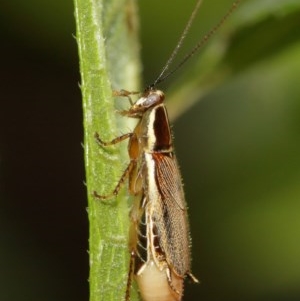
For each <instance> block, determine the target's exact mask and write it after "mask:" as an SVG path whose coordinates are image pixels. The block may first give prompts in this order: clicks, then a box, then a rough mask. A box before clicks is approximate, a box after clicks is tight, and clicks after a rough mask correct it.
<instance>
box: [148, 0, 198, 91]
mask: <svg viewBox="0 0 300 301" xmlns="http://www.w3.org/2000/svg"><path fill="white" fill-rule="evenodd" d="M201 3H202V0H198V1H197V3H196V6H195V8H194V10H193V12H192V14H191V16H190V18H189V20H188V22H187V24H186V26H185V28H184V30H183V32H182V34H181V35H180V38H179V41H178V43H177V44H176V46H175V48H174V50H173V52H172V54H171V55H170V57H169V59H168V61H167V62H166V64H165V65H164V67H163V68H162V70H161V72H160V75H159V76H158V78H157V79H156V80H155V81H154V83H153V84H152V85H150V87H154V86H155V85H156V84H157V83H159V82H161V80H160V79H161V78H162V77H163V76H164V74H165V73H166V71H167V70H168V69H169V66H170V65H171V63H172V62H173V60H174V58H175V56H176V55H177V53H178V50H179V49H180V48H181V46H182V43H183V40H184V39H185V37H186V35H187V34H188V32H189V30H190V28H191V25H192V23H193V21H194V19H195V17H196V14H197V12H198V10H199V7H200V5H201Z"/></svg>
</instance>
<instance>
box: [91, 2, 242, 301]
mask: <svg viewBox="0 0 300 301" xmlns="http://www.w3.org/2000/svg"><path fill="white" fill-rule="evenodd" d="M200 3H201V1H200V0H199V1H198V2H197V4H196V7H195V9H194V11H193V13H192V15H191V17H190V19H189V21H188V23H187V25H186V27H185V29H184V31H183V33H182V35H181V38H180V40H179V42H178V44H177V45H176V47H175V50H174V51H173V53H172V55H171V57H170V59H169V60H168V62H167V64H166V65H165V67H164V68H163V69H162V72H161V74H160V75H159V77H158V78H157V79H156V81H155V82H154V83H153V84H152V85H150V86H148V87H147V88H146V89H145V91H144V92H143V93H142V94H141V96H140V97H139V98H138V100H137V101H136V102H135V103H133V102H132V101H131V97H130V96H131V95H132V94H138V92H129V91H126V90H121V91H115V92H114V93H113V94H114V96H124V97H127V98H128V99H129V101H130V103H131V107H130V108H129V109H128V110H125V111H122V112H120V113H121V114H122V115H123V116H127V117H130V118H136V119H138V123H137V125H136V127H135V128H134V130H133V132H131V133H128V134H125V135H122V136H120V137H117V138H115V139H114V140H112V141H110V142H104V141H102V140H101V138H100V137H99V135H98V133H96V134H95V139H96V141H97V142H98V144H99V145H101V146H104V147H106V146H109V145H114V144H117V143H119V142H121V141H123V140H125V139H129V143H128V153H129V158H130V162H129V164H128V166H127V168H126V170H125V171H124V173H123V175H122V176H121V178H120V180H119V182H118V184H117V186H116V187H115V189H114V190H113V193H112V194H110V195H99V194H98V193H97V192H96V191H94V196H95V197H96V198H98V199H101V200H104V199H108V198H111V197H113V196H116V195H117V194H118V193H119V190H120V188H121V186H122V184H123V183H124V182H125V180H126V179H127V178H128V182H129V193H130V194H131V195H133V196H134V202H133V205H132V208H131V212H130V219H131V226H130V231H129V250H130V255H131V257H130V264H129V272H128V280H127V288H126V293H125V301H129V300H130V288H131V282H132V275H133V276H134V278H135V280H136V281H137V283H138V287H139V291H140V294H141V296H142V299H143V300H144V301H180V300H181V299H182V295H183V283H184V279H185V278H186V277H188V278H190V279H191V280H192V281H193V282H196V283H197V282H198V280H197V278H196V277H195V276H194V275H193V274H192V272H191V259H190V234H189V223H188V217H187V206H186V202H185V198H184V192H183V186H182V180H181V175H180V171H179V168H178V164H177V160H176V157H175V154H174V147H173V141H172V134H171V130H170V125H169V119H168V114H167V110H166V106H165V105H164V99H165V96H164V93H163V92H162V91H160V90H157V89H156V88H155V86H156V85H157V84H158V83H160V82H161V81H163V80H164V79H166V78H167V77H168V76H169V75H171V74H172V73H173V72H174V71H175V70H177V69H178V68H179V67H180V66H181V65H182V64H183V63H184V62H185V61H186V60H187V59H188V58H190V57H191V56H192V55H193V54H194V53H195V52H196V51H197V50H198V49H199V48H200V47H201V46H202V45H203V44H204V43H205V42H206V41H207V39H208V38H209V36H211V35H212V34H213V33H214V32H215V31H216V30H217V29H218V28H219V27H220V26H221V25H222V23H223V22H224V21H225V20H226V19H227V17H228V16H229V15H230V14H231V13H232V11H233V10H234V9H235V7H236V5H237V3H238V2H235V3H234V4H233V6H232V7H231V9H230V10H229V11H228V12H227V14H226V15H225V16H224V17H223V18H222V20H221V21H220V22H219V23H218V24H217V26H216V27H214V28H213V29H212V30H211V31H210V32H209V33H208V34H207V35H206V36H205V37H204V38H203V39H202V40H201V41H200V42H199V43H198V44H197V45H196V46H195V47H194V48H193V50H192V51H191V52H190V53H189V54H188V55H187V56H186V57H184V59H183V60H182V62H181V63H180V64H179V65H178V66H177V67H176V68H175V69H174V70H173V71H171V72H169V73H168V74H167V75H165V72H166V71H167V69H168V67H169V65H170V63H171V62H172V60H173V58H174V57H175V55H176V54H177V51H178V49H179V48H180V46H181V44H182V41H183V39H184V38H185V36H186V33H187V32H188V30H189V28H190V26H191V23H192V21H193V19H194V17H195V14H196V12H197V10H198V8H199V6H200Z"/></svg>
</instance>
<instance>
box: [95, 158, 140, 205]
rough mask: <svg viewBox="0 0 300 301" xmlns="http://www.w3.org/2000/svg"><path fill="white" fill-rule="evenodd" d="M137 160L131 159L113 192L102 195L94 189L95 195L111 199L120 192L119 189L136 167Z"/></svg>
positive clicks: (99, 197)
mask: <svg viewBox="0 0 300 301" xmlns="http://www.w3.org/2000/svg"><path fill="white" fill-rule="evenodd" d="M134 164H135V161H133V160H131V161H130V163H129V164H128V166H127V168H126V169H125V171H124V172H123V174H122V176H121V178H120V180H119V182H118V184H117V186H116V187H115V189H114V190H113V192H112V193H111V194H108V195H100V194H98V193H97V192H96V191H94V193H93V195H94V197H95V198H97V199H100V200H106V199H111V198H113V197H115V196H117V195H118V194H119V191H120V189H121V187H122V185H123V184H124V182H125V180H126V179H127V178H128V176H129V174H130V172H131V171H132V168H133V167H134Z"/></svg>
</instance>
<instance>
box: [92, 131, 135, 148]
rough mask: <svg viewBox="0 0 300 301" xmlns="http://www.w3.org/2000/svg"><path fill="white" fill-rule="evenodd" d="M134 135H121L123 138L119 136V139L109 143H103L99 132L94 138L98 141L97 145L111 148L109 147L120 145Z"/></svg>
mask: <svg viewBox="0 0 300 301" xmlns="http://www.w3.org/2000/svg"><path fill="white" fill-rule="evenodd" d="M132 135H133V133H127V134H124V135H121V136H119V137H117V138H115V139H113V140H111V141H108V142H105V141H103V140H102V139H101V138H100V136H99V134H98V133H97V132H96V133H95V134H94V137H95V139H96V141H97V143H98V144H99V145H101V146H109V145H114V144H117V143H120V142H122V141H123V140H125V139H128V138H131V137H132Z"/></svg>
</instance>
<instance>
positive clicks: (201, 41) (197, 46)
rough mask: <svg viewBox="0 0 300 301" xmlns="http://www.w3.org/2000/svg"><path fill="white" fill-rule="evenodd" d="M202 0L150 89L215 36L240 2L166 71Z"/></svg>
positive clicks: (238, 0)
mask: <svg viewBox="0 0 300 301" xmlns="http://www.w3.org/2000/svg"><path fill="white" fill-rule="evenodd" d="M201 2H202V0H198V1H197V3H196V6H195V8H194V10H193V13H192V15H191V17H190V19H189V21H188V23H187V25H186V27H185V29H184V31H183V33H182V35H181V37H180V39H179V41H178V43H177V45H176V47H175V49H174V50H173V52H172V54H171V56H170V58H169V59H168V61H167V63H166V64H165V66H164V67H163V69H162V71H161V73H160V75H159V76H158V77H157V79H156V80H155V81H154V83H153V84H151V85H149V86H148V88H147V89H146V90H148V89H151V88H153V87H155V86H156V85H157V84H159V83H161V82H162V81H164V80H165V79H166V78H168V77H169V76H170V75H172V74H173V73H174V72H176V71H177V70H178V69H179V68H180V67H181V66H182V65H183V64H184V63H185V62H186V61H187V60H188V59H189V58H191V57H192V56H193V55H194V54H195V53H196V52H197V51H198V50H199V49H200V48H201V47H202V46H203V45H205V44H206V42H207V41H208V40H209V39H210V38H211V36H213V35H214V34H215V33H216V32H217V31H218V29H219V28H220V27H221V26H222V25H223V23H224V22H225V21H226V20H227V19H228V17H229V16H230V15H231V14H232V13H233V11H234V10H235V9H236V8H237V6H238V4H239V3H240V0H237V1H235V2H233V4H232V6H231V8H230V9H229V10H228V11H227V13H226V14H225V15H224V16H223V18H222V19H221V20H220V21H219V23H218V24H217V25H216V26H214V27H213V28H212V29H211V30H210V31H209V32H208V33H207V34H206V35H205V36H204V37H203V38H202V39H201V40H200V41H199V42H198V43H197V44H196V45H195V46H194V48H193V49H192V50H191V51H190V52H188V53H187V54H186V55H185V56H184V58H183V59H182V61H181V62H180V63H179V64H178V65H177V66H176V67H175V68H174V69H173V70H171V71H170V72H169V73H167V74H166V75H165V73H166V71H167V70H168V68H169V66H170V65H171V63H172V61H173V60H174V58H175V56H176V54H177V53H178V50H179V49H180V47H181V46H182V42H183V40H184V39H185V37H186V35H187V33H188V31H189V29H190V27H191V25H192V22H193V20H194V18H195V16H196V13H197V11H198V10H199V7H200V4H201Z"/></svg>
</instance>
